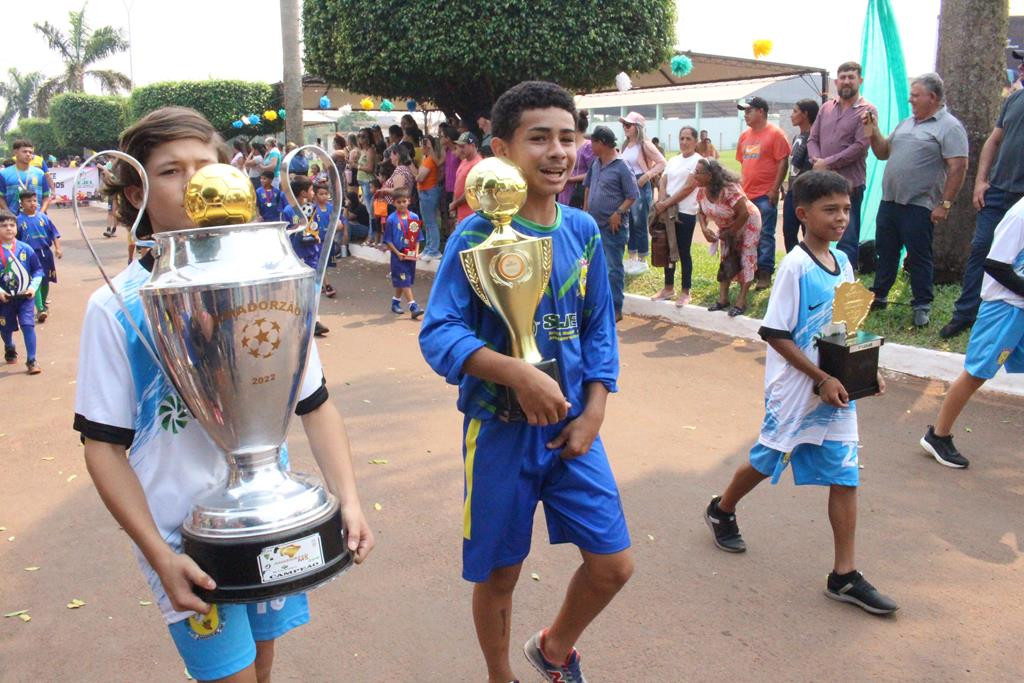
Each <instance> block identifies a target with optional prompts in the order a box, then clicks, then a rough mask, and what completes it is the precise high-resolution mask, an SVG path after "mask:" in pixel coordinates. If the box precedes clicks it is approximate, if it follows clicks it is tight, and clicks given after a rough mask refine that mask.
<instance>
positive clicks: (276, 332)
mask: <svg viewBox="0 0 1024 683" xmlns="http://www.w3.org/2000/svg"><path fill="white" fill-rule="evenodd" d="M279 346H281V326H280V325H278V324H277V322H275V321H273V320H267V319H266V318H256V320H253V321H252V322H251V323H248V324H247V325H246V326H245V327H243V328H242V348H243V349H245V350H246V352H247V353H248V354H249V355H250V356H252V357H253V358H270V357H271V356H273V355H274V352H275V351H277V349H278V347H279Z"/></svg>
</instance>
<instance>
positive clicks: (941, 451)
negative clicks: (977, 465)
mask: <svg viewBox="0 0 1024 683" xmlns="http://www.w3.org/2000/svg"><path fill="white" fill-rule="evenodd" d="M921 448H923V449H925V450H926V451H928V452H929V453H931V454H932V457H933V458H935V460H936V462H938V463H939V464H940V465H945V466H946V467H953V468H955V469H958V470H962V469H964V468H965V467H967V466H968V465H970V464H971V461H970V460H968V459H967V458H965V457H964V456H963V455H961V454H960V451H958V450H957V449H956V446H954V445H953V435H952V434H950V435H949V436H938V435H937V434H936V433H935V427H933V426H932V425H928V431H927V432H925V433H924V436H922V437H921Z"/></svg>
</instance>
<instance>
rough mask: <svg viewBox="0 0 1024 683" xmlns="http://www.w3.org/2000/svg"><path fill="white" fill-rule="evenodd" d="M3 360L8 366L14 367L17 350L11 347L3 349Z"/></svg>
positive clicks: (16, 359)
mask: <svg viewBox="0 0 1024 683" xmlns="http://www.w3.org/2000/svg"><path fill="white" fill-rule="evenodd" d="M4 360H5V361H7V364H8V365H14V364H15V363H17V362H18V350H17V349H15V348H14V347H13V346H5V347H4Z"/></svg>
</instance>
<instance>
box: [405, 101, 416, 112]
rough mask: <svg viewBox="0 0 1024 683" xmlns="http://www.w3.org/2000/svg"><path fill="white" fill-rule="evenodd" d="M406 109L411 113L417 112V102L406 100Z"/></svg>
mask: <svg viewBox="0 0 1024 683" xmlns="http://www.w3.org/2000/svg"><path fill="white" fill-rule="evenodd" d="M405 108H406V109H408V110H409V111H416V100H406V101H405Z"/></svg>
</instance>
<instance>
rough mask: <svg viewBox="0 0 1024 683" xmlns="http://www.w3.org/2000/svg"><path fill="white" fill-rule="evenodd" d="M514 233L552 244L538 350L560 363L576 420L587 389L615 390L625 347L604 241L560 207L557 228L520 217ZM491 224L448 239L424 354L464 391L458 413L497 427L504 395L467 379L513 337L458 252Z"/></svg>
mask: <svg viewBox="0 0 1024 683" xmlns="http://www.w3.org/2000/svg"><path fill="white" fill-rule="evenodd" d="M513 227H515V229H516V230H518V231H519V232H521V233H523V234H525V235H527V236H530V237H550V238H551V239H552V241H553V244H552V252H553V263H552V270H551V278H550V280H549V282H548V286H547V288H546V290H545V292H544V295H543V297H542V298H541V301H540V305H539V306H538V308H537V313H536V315H535V317H534V326H535V330H536V338H537V346H538V347H539V349H540V353H541V355H542V356H543V357H544V358H545V359H548V358H554V359H556V360H557V361H558V369H559V372H560V373H561V379H562V387H563V388H564V390H565V392H566V397H567V398H568V400H569V402H570V403H571V404H572V408H571V409H570V411H569V418H573V417H576V416H577V415H579V414H580V413H581V412H582V411H583V408H584V407H585V405H586V395H585V385H586V384H588V383H590V382H601V383H602V384H604V385H605V386H606V387H607V388H608V390H609V391H615V390H616V381H617V379H618V374H619V358H618V339H617V337H616V334H615V314H614V309H613V308H612V299H611V290H610V289H609V286H608V277H607V275H606V267H605V261H604V253H603V251H602V249H601V234H600V232H599V231H598V228H597V224H596V223H595V222H594V219H593V218H591V216H590V215H589V214H586V213H584V212H582V211H579V210H577V209H573V208H570V207H566V206H562V205H557V218H556V219H555V224H554V225H552V226H542V225H538V224H536V223H533V222H531V221H527V220H525V219H523V218H520V217H516V218H515V219H514V220H513ZM491 230H492V226H491V224H490V222H489V221H487V220H486V219H485V218H483V217H482V216H480V215H477V214H474V215H471V216H469V217H467V218H466V219H465V220H463V221H462V222H461V223H460V224H459V226H458V228H457V229H456V231H455V233H454V234H452V236H451V237H450V238H449V239H448V245H447V246H446V247H445V256H444V259H443V260H442V261H441V267H440V269H439V270H438V274H437V279H436V281H435V283H434V287H433V289H432V290H431V293H430V305H429V306H428V307H427V312H426V316H425V318H424V320H423V327H422V329H421V330H420V348H421V349H422V351H423V355H424V357H425V358H426V360H427V362H428V363H429V364H430V366H431V367H432V368H433V369H434V371H435V372H437V373H438V374H440V375H442V376H444V377H445V379H446V380H447V381H448V382H449V383H451V384H458V385H459V398H458V408H459V410H460V411H462V412H463V413H465V414H466V415H468V416H469V417H474V418H480V419H483V420H489V419H492V418H493V417H494V416H495V413H496V411H497V407H496V406H497V397H498V389H497V387H496V386H495V385H494V384H493V383H492V382H488V381H484V380H481V379H479V378H477V377H473V376H471V375H467V374H465V373H464V372H463V369H462V368H463V365H464V364H465V362H466V359H468V358H469V357H470V356H471V355H472V354H473V353H474V352H476V350H477V349H479V348H481V347H483V346H488V347H490V348H492V349H495V350H497V351H499V352H501V353H507V352H508V332H507V331H506V328H505V325H504V323H502V321H501V319H500V318H499V317H498V316H497V314H495V313H494V312H493V311H491V310H490V309H489V308H488V307H487V306H485V305H484V303H483V302H482V301H481V300H480V299H479V298H478V297H477V295H476V294H475V293H474V292H473V289H472V287H471V286H470V284H469V281H468V280H467V279H466V274H465V272H464V271H463V270H462V261H461V259H460V258H459V252H460V251H462V250H463V249H468V248H470V247H474V246H476V245H478V244H480V243H481V242H482V241H483V240H484V239H486V238H487V236H488V235H489V234H490V233H491Z"/></svg>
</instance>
